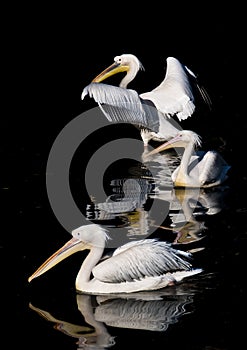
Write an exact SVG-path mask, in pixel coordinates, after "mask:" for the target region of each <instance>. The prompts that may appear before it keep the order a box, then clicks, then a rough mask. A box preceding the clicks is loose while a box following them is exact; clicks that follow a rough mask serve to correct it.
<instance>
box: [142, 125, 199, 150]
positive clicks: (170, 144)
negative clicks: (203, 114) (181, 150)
mask: <svg viewBox="0 0 247 350" xmlns="http://www.w3.org/2000/svg"><path fill="white" fill-rule="evenodd" d="M187 144H191V145H193V146H194V147H199V146H201V137H200V136H199V135H198V134H197V133H195V132H194V131H191V130H181V131H180V132H179V133H178V134H177V135H176V136H175V137H173V138H172V139H170V140H169V141H167V142H165V143H163V144H162V145H161V146H159V147H157V148H155V149H153V150H152V151H151V152H149V153H148V155H149V156H150V155H153V154H156V153H159V152H161V151H164V150H167V149H169V148H175V147H186V146H187Z"/></svg>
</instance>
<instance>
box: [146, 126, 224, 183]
mask: <svg viewBox="0 0 247 350" xmlns="http://www.w3.org/2000/svg"><path fill="white" fill-rule="evenodd" d="M200 146H201V137H200V136H199V135H198V134H197V133H195V132H194V131H191V130H182V131H180V132H179V133H178V134H177V135H176V136H175V137H173V138H172V139H170V140H169V141H167V142H165V143H164V144H162V145H161V146H159V147H157V148H155V149H154V150H152V151H151V152H149V153H148V156H150V155H153V154H156V153H158V152H161V151H164V150H167V149H170V148H175V147H183V148H184V153H183V156H182V158H181V162H180V165H179V166H178V167H177V168H176V169H175V170H174V171H173V173H172V175H171V177H172V181H173V183H174V186H175V187H191V188H193V187H195V188H199V187H202V188H207V187H213V186H217V185H220V184H222V183H223V182H224V181H225V180H226V179H227V178H228V176H227V172H228V170H229V169H230V166H229V165H228V164H227V163H226V161H225V160H224V159H223V158H222V156H221V155H220V154H219V153H218V152H216V151H214V150H210V151H207V152H203V151H201V152H199V151H197V152H195V148H196V147H200Z"/></svg>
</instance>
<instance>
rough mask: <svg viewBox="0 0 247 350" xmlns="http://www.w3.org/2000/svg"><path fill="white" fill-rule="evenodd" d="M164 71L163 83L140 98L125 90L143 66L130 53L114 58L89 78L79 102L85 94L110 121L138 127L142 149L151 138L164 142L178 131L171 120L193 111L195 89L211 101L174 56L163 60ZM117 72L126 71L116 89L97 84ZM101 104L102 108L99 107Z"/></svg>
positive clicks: (208, 101) (183, 117)
mask: <svg viewBox="0 0 247 350" xmlns="http://www.w3.org/2000/svg"><path fill="white" fill-rule="evenodd" d="M166 62H167V68H166V74H165V78H164V80H163V81H162V82H161V83H160V85H159V86H157V87H156V88H155V89H153V90H152V91H150V92H145V93H142V94H140V95H138V93H137V92H136V91H135V90H132V89H127V86H128V84H129V83H130V82H131V81H132V80H133V79H134V78H135V76H136V74H137V73H138V71H139V70H141V69H143V66H142V64H141V62H140V61H139V59H138V58H137V57H136V56H134V55H131V54H123V55H121V56H116V57H115V58H114V63H113V64H112V65H111V66H109V67H108V68H106V69H105V70H104V71H103V72H102V73H100V74H99V75H98V76H97V77H96V78H94V79H93V81H92V83H91V84H89V85H88V86H86V87H85V88H84V89H83V92H82V95H81V99H82V100H83V99H84V97H85V96H86V95H87V94H88V95H89V96H90V97H93V98H94V100H95V101H96V102H97V103H98V104H99V106H100V108H101V110H102V112H103V113H104V115H105V116H106V118H107V119H108V120H109V121H110V122H115V123H117V122H125V123H131V124H134V125H136V126H138V127H139V128H140V130H141V137H142V140H143V142H144V146H147V144H148V142H149V141H150V140H151V139H153V140H156V141H166V140H168V139H170V138H171V137H173V136H175V135H176V134H177V132H178V131H179V130H181V128H180V127H179V125H178V123H176V122H175V120H173V119H172V118H171V117H173V116H176V117H177V118H178V120H179V121H181V120H183V119H187V118H188V117H190V116H191V115H192V114H193V113H194V111H195V91H196V90H195V88H196V89H197V90H198V91H199V92H200V94H201V96H202V97H203V99H204V101H205V102H206V103H207V104H208V105H210V104H211V101H210V98H209V96H208V94H207V93H206V91H205V90H204V88H203V87H201V86H199V84H198V81H197V78H196V76H195V74H194V73H193V72H192V71H191V70H190V69H188V68H187V67H186V66H185V65H183V64H182V63H180V62H179V60H178V59H176V58H174V57H168V58H167V59H166ZM118 72H127V73H126V75H125V76H124V78H123V79H122V80H121V82H120V84H119V87H116V86H112V85H107V84H100V82H101V81H103V80H105V79H106V78H108V77H110V76H111V75H113V74H116V73H118ZM102 104H103V106H102Z"/></svg>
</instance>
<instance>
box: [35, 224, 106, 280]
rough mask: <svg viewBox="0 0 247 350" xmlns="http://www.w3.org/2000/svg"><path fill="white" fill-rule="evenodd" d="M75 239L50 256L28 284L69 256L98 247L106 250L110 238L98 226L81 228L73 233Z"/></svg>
mask: <svg viewBox="0 0 247 350" xmlns="http://www.w3.org/2000/svg"><path fill="white" fill-rule="evenodd" d="M72 236H73V238H72V239H71V240H69V241H68V242H67V243H65V244H64V245H63V247H62V248H60V249H59V250H57V251H56V252H55V253H54V254H52V256H50V257H49V258H48V259H47V260H46V261H45V262H44V263H43V264H42V265H41V266H40V267H39V268H38V269H37V270H36V271H35V272H34V273H33V274H32V276H30V277H29V278H28V282H31V281H32V280H33V279H34V278H36V277H39V276H40V275H42V274H43V273H45V272H46V271H48V270H50V269H51V268H52V267H54V266H55V265H57V264H58V263H59V262H61V261H62V260H64V259H65V258H67V257H68V256H70V255H72V254H74V253H76V252H79V251H82V250H86V249H91V248H92V247H98V248H100V249H104V247H105V243H106V241H107V240H108V239H109V236H108V234H107V232H106V230H105V229H104V228H103V227H101V226H99V225H96V224H91V225H84V226H80V227H78V228H77V229H75V230H73V231H72Z"/></svg>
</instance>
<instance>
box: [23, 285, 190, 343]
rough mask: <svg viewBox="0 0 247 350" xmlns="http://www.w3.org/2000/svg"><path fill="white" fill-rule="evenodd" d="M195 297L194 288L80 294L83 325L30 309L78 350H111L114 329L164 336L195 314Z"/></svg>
mask: <svg viewBox="0 0 247 350" xmlns="http://www.w3.org/2000/svg"><path fill="white" fill-rule="evenodd" d="M194 294H195V290H193V287H189V288H188V286H187V287H185V286H182V285H179V286H176V287H174V288H171V289H170V290H165V291H156V292H142V293H135V295H128V296H126V295H117V296H114V295H97V296H93V295H85V294H77V295H76V301H77V306H78V310H79V311H80V313H81V315H82V322H81V324H73V323H70V322H67V321H65V320H61V319H58V318H56V317H54V316H53V315H52V314H51V313H49V312H48V311H45V310H42V309H40V308H38V307H35V306H34V305H32V304H31V303H30V304H29V307H30V309H32V310H33V311H35V312H37V313H38V314H39V315H40V316H41V317H43V318H45V319H46V320H47V321H48V322H52V323H53V324H54V328H55V329H56V330H58V331H60V332H62V333H64V334H65V335H67V336H70V337H73V338H75V339H77V342H76V343H77V344H78V349H89V348H92V347H93V348H97V349H107V348H109V347H112V346H113V345H114V344H115V343H116V337H115V336H114V335H112V334H111V333H112V330H110V329H111V327H117V328H125V329H132V330H145V331H155V332H164V331H166V330H167V329H168V327H169V326H170V325H173V324H175V323H177V322H178V321H179V319H180V318H181V317H182V316H183V315H186V314H188V313H190V312H191V309H192V307H191V306H190V307H188V305H189V304H192V303H193V297H194ZM189 309H190V310H189Z"/></svg>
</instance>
